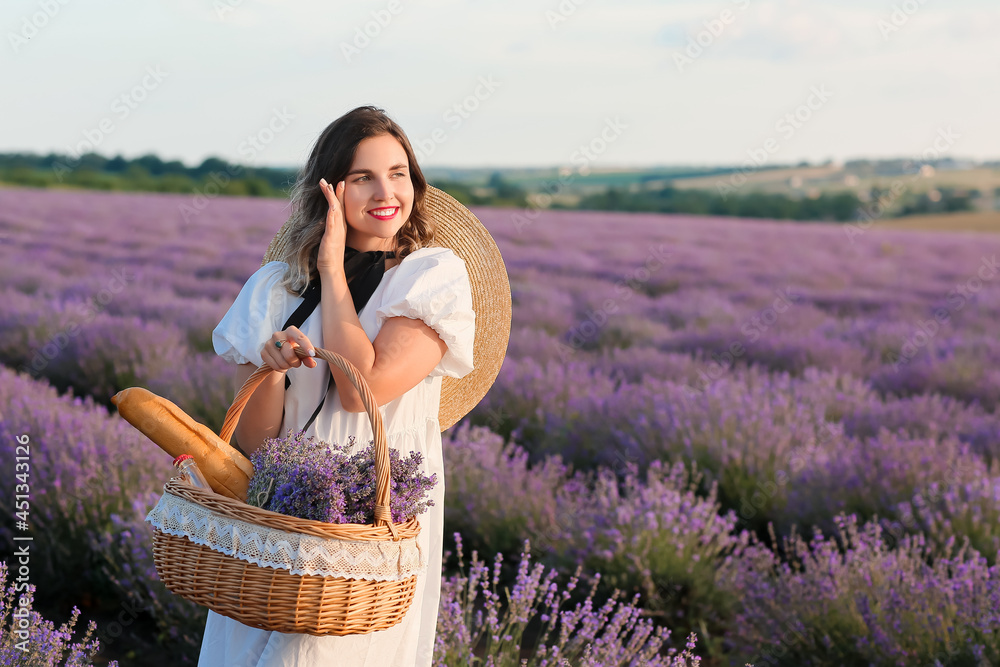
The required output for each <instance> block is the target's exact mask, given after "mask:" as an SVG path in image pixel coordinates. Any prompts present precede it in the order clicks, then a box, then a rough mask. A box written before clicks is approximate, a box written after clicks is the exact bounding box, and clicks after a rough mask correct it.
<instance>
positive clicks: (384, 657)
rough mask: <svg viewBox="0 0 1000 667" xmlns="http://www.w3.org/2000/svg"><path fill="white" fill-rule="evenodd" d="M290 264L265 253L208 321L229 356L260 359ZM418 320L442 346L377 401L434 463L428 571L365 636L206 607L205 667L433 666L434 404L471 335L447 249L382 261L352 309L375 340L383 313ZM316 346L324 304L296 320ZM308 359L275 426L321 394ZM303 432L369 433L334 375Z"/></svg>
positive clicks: (323, 368)
mask: <svg viewBox="0 0 1000 667" xmlns="http://www.w3.org/2000/svg"><path fill="white" fill-rule="evenodd" d="M286 267H287V265H286V264H285V263H284V262H269V263H267V264H265V265H264V266H262V267H261V268H260V269H258V270H257V271H256V272H255V273H254V274H253V275H252V276H251V277H250V279H249V280H248V281H247V283H246V285H244V287H243V289H242V290H241V291H240V294H239V296H238V297H237V298H236V301H235V302H234V303H233V305H232V307H231V308H230V309H229V312H227V313H226V315H225V317H224V318H223V319H222V321H221V322H220V323H219V325H218V327H216V329H215V330H214V331H213V332H212V342H213V344H214V346H215V351H216V353H217V354H219V355H220V356H222V357H223V358H224V359H229V360H231V361H234V362H236V363H241V364H242V363H247V362H251V363H254V364H256V365H258V366H259V365H260V364H261V363H263V361H262V359H261V355H260V351H261V349H262V347H263V345H264V343H265V342H267V340H268V339H269V338H270V337H271V335H272V334H273V333H274V332H275V331H280V330H281V326H282V325H283V324H284V323H285V320H286V319H287V318H288V316H289V315H290V314H291V313H292V311H294V310H295V308H296V307H297V306H298V305H299V304H300V303H301V302H302V298H301V297H299V296H297V295H294V294H290V293H289V292H288V291H287V290H285V289H284V288H283V287H281V286H280V285H279V284H278V281H279V279H280V277H281V275H282V274H283V272H284V270H285V268H286ZM400 315H401V316H404V317H410V318H414V319H420V320H423V321H424V322H425V323H427V325H428V326H430V327H431V328H433V329H434V330H435V331H436V332H437V334H438V335H439V336H440V337H441V339H442V340H444V341H445V343H447V345H448V350H447V352H446V353H445V355H444V358H443V359H442V360H441V362H440V363H439V364H438V365H437V366H436V367H435V368H434V370H433V371H431V373H430V375H428V376H427V377H426V378H424V379H423V380H422V381H421V382H419V383H418V384H417V385H416V386H415V387H413V388H412V389H410V390H409V391H408V392H406V393H405V394H403V395H402V396H400V397H398V398H396V399H395V400H393V401H390V402H389V403H387V404H386V405H384V406H381V407H380V408H379V409H380V411H381V412H382V416H383V419H384V423H385V431H386V441H387V443H388V445H389V447H392V448H394V449H396V450H398V451H399V452H400V453H401V454H402V455H403V456H406V455H407V454H408V453H409V452H411V451H419V452H420V453H421V454H422V455H423V457H424V463H425V474H430V473H437V484H436V485H435V487H434V489H433V490H432V492H431V498H432V499H433V501H434V505H433V506H432V507H431V508H430V509H429V510H428V511H427V512H426V513H424V514H421V515H419V519H420V523H421V530H420V536H419V538H418V544H419V545H420V548H421V549H422V550H424V553H426V554H428V556H427V563H428V565H427V571H426V574H421V575H419V576H418V579H417V590H416V597H415V599H414V601H413V604H412V605H411V607H410V609H409V610H408V611H407V613H406V616H405V617H404V618H403V620H402V622H401V623H399V624H398V625H396V626H394V627H392V628H389V629H388V630H381V631H378V632H373V633H370V634H367V635H348V636H344V637H338V636H326V637H314V636H312V635H307V634H286V633H281V632H269V631H264V630H258V629H256V628H251V627H249V626H246V625H243V624H242V623H239V622H238V621H234V620H232V619H230V618H227V617H225V616H222V615H220V614H216V613H215V612H212V611H210V612H209V614H208V622H207V623H206V625H205V636H204V639H203V640H202V645H201V655H200V657H199V661H198V664H199V665H200V666H201V667H223V666H225V667H279V666H280V667H306V666H307V665H308V666H313V665H316V666H319V665H323V666H324V667H325V666H329V665H343V666H345V667H348V666H349V667H362V666H365V667H376V666H378V667H389V666H398V667H409V666H411V665H414V666H416V665H420V666H429V665H430V664H431V660H432V657H433V652H434V635H435V630H436V625H437V612H438V602H439V599H440V590H441V555H442V554H441V551H442V548H443V533H444V461H443V457H442V451H441V427H440V424H439V422H438V408H439V405H440V400H441V378H442V377H443V376H445V375H448V376H450V377H456V378H460V377H463V376H465V375H466V374H468V373H469V372H470V371H472V369H473V357H472V345H473V339H474V335H475V313H474V311H473V309H472V290H471V287H470V284H469V276H468V272H467V270H466V266H465V262H464V260H462V259H461V258H460V257H458V256H457V255H456V254H455V253H454V252H453V251H452V250H450V249H447V248H421V249H419V250H416V251H414V252H412V253H411V254H409V255H407V256H406V257H404V258H403V260H402V261H401V262H400V263H399V264H397V265H396V266H394V267H392V268H390V269H388V270H387V271H386V272H385V275H384V276H383V278H382V281H381V283H380V284H379V286H378V288H377V289H376V290H375V293H374V294H372V296H371V299H370V300H369V301H368V303H367V304H366V305H365V307H364V308H363V309H362V310H361V312H360V313H359V315H358V319H359V320H360V322H361V326H362V327H363V328H364V330H365V333H366V334H367V335H368V339H369V340H372V341H374V340H375V336H376V335H377V334H378V332H379V329H380V328H381V327H382V324H383V323H384V322H385V320H386V319H387V318H390V317H396V316H400ZM300 329H301V330H302V332H303V333H305V335H306V336H308V337H309V340H310V341H311V342H312V343H313V344H314V345H315V346H317V347H323V331H322V319H321V315H320V307H319V306H317V308H316V310H315V311H313V313H312V314H311V315H310V316H309V317H308V318H307V319H306V321H305V322H304V323H303V325H302V326H301V327H300ZM316 361H317V367H316V368H306V367H305V366H301V367H299V368H292V369H290V370H289V371H288V372H287V373H288V377H289V379H290V380H291V386H290V387H289V388H288V390H287V391H286V392H285V420H284V423H283V424H282V426H281V431H280V435H281V436H282V437H284V436H285V435H286V434H287V431H288V429H289V428H292V429H295V430H298V429H300V428H302V426H303V425H305V423H306V422H307V421H308V419H309V417H310V415H312V413H313V411H314V410H315V409H316V406H317V405H319V401H320V400H321V398H322V392H323V389H324V388H325V387H326V384H327V378H328V372H329V371H328V366H329V365H328V364H327V362H325V361H323V360H321V359H316ZM306 435H307V436H309V435H315V436H316V437H317V438H319V439H321V440H325V441H327V442H337V443H346V442H347V441H348V436H350V435H354V436H356V438H357V440H356V442H355V449H356V450H357V449H361V448H364V447H367V446H368V443H369V441H370V440H371V439H372V437H373V435H372V430H371V424H370V423H369V421H368V414H367V413H366V412H360V413H352V412H347V411H345V410H344V409H343V406H342V404H341V402H340V394H339V392H337V390H336V385H335V384H334V385H333V386H331V388H330V393H329V395H327V397H326V402H325V403H324V404H323V409H322V410H321V411H320V413H319V414H318V415H317V417H316V419H315V421H314V422H313V424H312V425H311V426H310V427H309V429H308V430H307V431H306Z"/></svg>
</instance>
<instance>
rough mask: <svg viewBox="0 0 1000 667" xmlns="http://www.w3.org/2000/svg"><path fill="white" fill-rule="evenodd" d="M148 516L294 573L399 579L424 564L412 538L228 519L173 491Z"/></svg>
mask: <svg viewBox="0 0 1000 667" xmlns="http://www.w3.org/2000/svg"><path fill="white" fill-rule="evenodd" d="M146 521H148V522H149V523H151V524H152V525H153V526H155V527H156V528H158V529H159V530H162V531H163V532H165V533H168V534H170V535H176V536H178V537H186V538H187V539H189V540H191V541H192V542H194V543H195V544H201V545H203V546H206V547H208V548H210V549H213V550H215V551H218V552H220V553H224V554H226V555H227V556H232V557H234V558H238V559H240V560H243V561H246V562H248V563H254V564H255V565H260V566H261V567H272V568H275V569H282V570H289V572H290V573H291V574H296V575H303V574H310V575H319V576H324V577H344V578H347V579H368V580H374V581H400V580H402V579H407V578H409V577H411V576H413V575H414V574H419V573H420V572H423V571H425V570H426V569H427V556H426V554H425V553H424V552H423V550H422V549H421V548H420V546H419V544H417V538H415V537H413V538H408V539H402V540H399V541H392V540H380V541H361V540H359V541H357V542H354V541H350V540H340V539H336V538H322V537H314V536H312V535H304V534H302V533H291V532H286V531H283V530H276V529H273V528H267V527H265V526H259V525H257V524H253V523H248V522H246V521H240V520H239V519H230V518H229V517H225V516H222V515H219V514H216V513H215V512H212V511H211V510H209V509H206V508H205V507H202V506H201V505H199V504H197V503H193V502H191V501H189V500H187V499H185V498H181V497H179V496H175V495H173V494H171V493H164V494H163V496H162V497H161V498H160V500H159V502H158V503H156V506H155V507H154V508H153V509H152V510H150V512H149V514H148V515H147V516H146Z"/></svg>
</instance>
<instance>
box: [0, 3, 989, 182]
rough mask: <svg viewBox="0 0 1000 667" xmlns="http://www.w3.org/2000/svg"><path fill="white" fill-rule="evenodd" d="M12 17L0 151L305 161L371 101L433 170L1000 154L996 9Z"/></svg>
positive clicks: (1, 14) (91, 10)
mask: <svg viewBox="0 0 1000 667" xmlns="http://www.w3.org/2000/svg"><path fill="white" fill-rule="evenodd" d="M0 25H2V26H3V32H4V44H3V45H2V46H0V86H2V90H3V91H5V99H4V101H3V105H2V113H3V120H4V121H5V122H3V123H2V124H0V152H5V153H10V152H23V151H27V152H35V153H48V152H50V151H54V152H58V153H66V154H69V155H71V156H76V155H78V154H80V153H82V152H87V151H88V150H94V151H96V152H98V153H101V154H103V155H107V156H111V155H114V154H118V153H120V154H122V155H124V156H125V157H129V158H134V157H138V156H140V155H143V154H145V153H149V152H153V153H156V154H158V155H159V156H160V157H161V158H163V159H165V160H171V159H178V160H182V161H184V162H185V163H186V164H188V165H196V164H198V163H200V162H201V161H202V160H203V159H204V158H206V157H210V156H216V157H221V158H223V159H226V160H229V161H232V162H238V163H241V164H244V165H254V166H283V167H288V166H293V167H298V166H301V164H303V163H304V161H305V159H306V157H307V156H308V154H309V151H310V149H311V147H312V145H313V143H314V142H315V141H316V139H317V138H318V136H319V135H320V133H321V132H322V130H323V128H325V127H326V126H327V125H328V124H329V123H331V122H332V121H333V120H335V119H336V118H337V117H338V116H340V115H341V114H343V113H345V112H347V111H349V110H350V109H352V108H354V107H357V106H360V105H365V104H373V105H375V106H378V107H381V108H383V109H385V110H386V111H387V112H388V113H389V115H390V116H392V117H393V118H394V119H395V120H396V121H398V122H399V123H400V125H401V126H402V127H403V129H404V130H405V131H406V133H407V135H408V136H409V138H410V140H411V143H413V145H414V147H415V149H416V150H417V155H418V158H419V160H420V163H421V165H423V166H425V167H444V166H454V167H551V166H562V167H573V166H580V165H582V164H583V163H586V164H587V165H588V166H589V167H591V168H602V167H606V168H617V167H645V166H658V165H691V166H712V165H731V164H738V163H745V162H746V161H747V160H755V161H757V163H758V164H764V163H771V164H788V163H797V162H799V161H803V160H805V161H809V162H812V163H819V162H823V161H826V160H834V161H844V160H849V159H857V158H891V157H914V156H925V157H928V156H931V157H944V156H951V157H955V158H960V159H961V158H966V159H974V160H989V159H997V158H1000V124H998V123H997V121H996V117H997V110H998V109H1000V85H998V84H1000V39H998V38H997V36H998V35H1000V7H998V6H997V5H996V2H995V0H950V1H949V2H948V3H944V2H942V1H940V0H903V1H901V0H846V1H841V2H819V1H815V2H805V1H801V0H719V1H713V2H705V0H702V1H701V2H695V1H693V0H691V1H689V0H684V1H677V2H651V1H640V0H634V1H633V0H617V1H615V2H611V1H610V0H505V1H504V2H484V1H479V0H469V1H466V2H459V1H448V0H428V1H425V2H407V1H405V0H389V1H386V0H379V1H377V2H354V3H350V4H347V3H339V2H320V1H319V0H301V1H297V2H280V1H279V0H170V1H169V2H167V1H166V0H147V1H145V2H135V1H134V0H133V1H131V2H126V1H124V0H106V1H101V2H90V3H86V2H83V1H82V0H33V1H21V0H4V2H3V3H2V4H0ZM942 137H947V140H944V139H942ZM932 153H933V155H932Z"/></svg>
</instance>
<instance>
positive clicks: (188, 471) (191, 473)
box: [174, 454, 212, 491]
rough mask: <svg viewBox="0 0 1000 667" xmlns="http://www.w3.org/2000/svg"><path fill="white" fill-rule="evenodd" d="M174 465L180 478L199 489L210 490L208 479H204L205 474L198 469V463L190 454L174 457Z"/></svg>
mask: <svg viewBox="0 0 1000 667" xmlns="http://www.w3.org/2000/svg"><path fill="white" fill-rule="evenodd" d="M174 467H175V468H177V470H178V471H179V472H180V474H181V479H182V480H184V481H185V482H187V483H188V484H190V485H192V486H197V487H198V488H199V489H205V490H206V491H211V490H212V487H211V485H210V484H209V483H208V480H207V479H205V475H203V474H202V472H201V470H199V469H198V464H197V463H196V462H195V460H194V457H193V456H191V455H190V454H181V455H180V456H178V457H177V458H176V459H174Z"/></svg>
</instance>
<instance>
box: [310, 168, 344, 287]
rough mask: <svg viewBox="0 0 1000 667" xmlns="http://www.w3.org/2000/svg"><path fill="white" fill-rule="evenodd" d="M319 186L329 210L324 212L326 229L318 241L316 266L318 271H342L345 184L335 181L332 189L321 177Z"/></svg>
mask: <svg viewBox="0 0 1000 667" xmlns="http://www.w3.org/2000/svg"><path fill="white" fill-rule="evenodd" d="M319 187H320V189H321V190H322V191H323V194H325V195H326V200H327V202H329V204H330V210H329V212H328V213H327V214H326V230H325V231H324V232H323V239H322V240H321V241H320V243H319V256H318V257H317V259H316V268H317V270H318V271H319V272H320V273H327V272H337V271H340V272H343V270H344V247H345V246H346V245H347V220H346V219H345V218H344V188H345V187H346V184H345V183H344V181H341V182H340V183H337V189H336V190H334V188H333V186H332V185H330V184H329V183H327V182H326V179H325V178H321V179H320V181H319Z"/></svg>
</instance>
